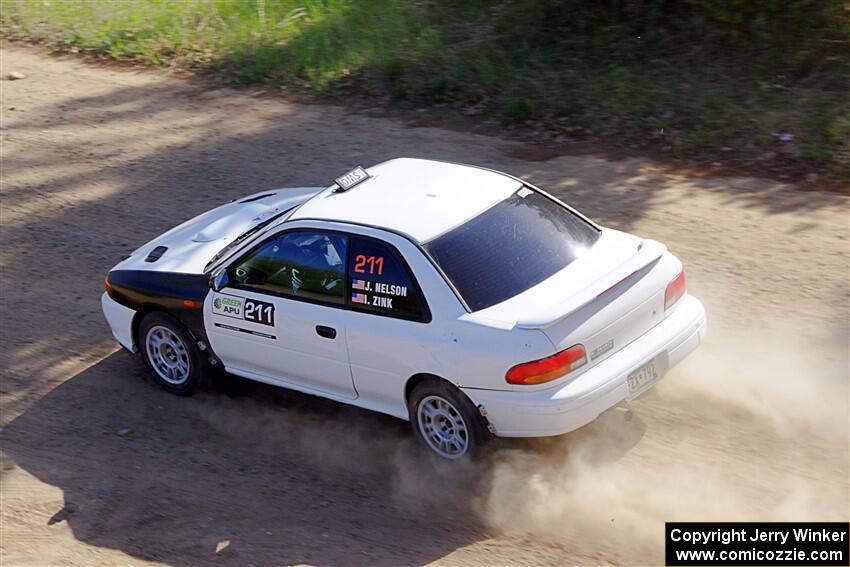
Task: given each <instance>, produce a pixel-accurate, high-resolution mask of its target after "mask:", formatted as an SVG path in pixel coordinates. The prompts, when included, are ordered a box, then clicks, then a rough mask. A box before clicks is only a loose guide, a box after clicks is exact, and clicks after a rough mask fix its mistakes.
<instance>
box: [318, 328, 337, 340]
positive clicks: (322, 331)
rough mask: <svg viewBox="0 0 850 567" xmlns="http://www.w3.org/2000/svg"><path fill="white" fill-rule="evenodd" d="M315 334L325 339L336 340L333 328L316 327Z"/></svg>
mask: <svg viewBox="0 0 850 567" xmlns="http://www.w3.org/2000/svg"><path fill="white" fill-rule="evenodd" d="M316 334H317V335H319V336H320V337H325V338H326V339H335V338H336V329H334V328H333V327H325V326H324V325H316Z"/></svg>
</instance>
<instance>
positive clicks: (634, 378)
mask: <svg viewBox="0 0 850 567" xmlns="http://www.w3.org/2000/svg"><path fill="white" fill-rule="evenodd" d="M660 377H661V375H660V373H659V372H658V368H657V365H656V362H655V359H654V358H653V359H652V360H650V361H649V362H647V363H646V364H644V365H643V366H641V367H640V368H638V369H637V370H635V371H634V372H632V373H631V374H629V376H628V378H627V379H626V381H627V382H628V385H629V397H630V398H635V397H637V396H638V395H640V394H642V393H643V392H644V391H645V390H647V389H648V388H649V387H650V386H652V385H653V384H654V383H655V382H656V381H657V380H658V379H659V378H660Z"/></svg>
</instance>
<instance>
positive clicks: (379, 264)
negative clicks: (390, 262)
mask: <svg viewBox="0 0 850 567" xmlns="http://www.w3.org/2000/svg"><path fill="white" fill-rule="evenodd" d="M354 271H355V272H358V273H360V274H365V273H370V274H378V275H379V276H380V275H381V274H382V273H383V272H384V257H383V256H377V257H376V256H364V255H363V254H358V255H357V256H355V257H354Z"/></svg>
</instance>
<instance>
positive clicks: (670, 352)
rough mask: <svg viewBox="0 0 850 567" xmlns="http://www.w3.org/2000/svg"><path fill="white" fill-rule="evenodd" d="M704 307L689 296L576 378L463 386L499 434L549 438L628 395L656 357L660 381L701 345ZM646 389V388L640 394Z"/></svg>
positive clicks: (585, 421)
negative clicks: (636, 374)
mask: <svg viewBox="0 0 850 567" xmlns="http://www.w3.org/2000/svg"><path fill="white" fill-rule="evenodd" d="M706 330H707V328H706V319H705V309H704V308H703V306H702V303H700V301H699V300H698V299H696V298H695V297H693V296H690V295H685V297H683V298H682V299H681V303H680V305H678V306H677V307H676V309H675V311H673V313H671V314H670V315H669V316H668V317H667V318H666V319H664V321H662V322H661V323H659V324H658V325H656V326H655V327H653V328H652V329H651V330H650V331H649V332H647V333H646V334H644V335H643V336H641V337H640V338H638V339H637V340H635V341H633V342H632V343H631V344H629V345H628V346H626V347H625V348H623V349H622V350H620V351H619V352H617V353H616V354H614V355H612V356H610V357H608V358H607V359H606V360H604V361H602V362H600V363H599V364H597V365H596V366H594V367H593V368H591V369H590V370H588V371H587V372H585V373H584V374H582V375H581V376H579V377H578V378H576V379H575V380H572V381H571V382H569V383H567V384H559V385H558V386H555V387H553V388H549V389H545V390H536V391H533V392H517V391H496V390H479V389H474V388H464V392H465V393H466V394H467V395H468V396H469V398H470V399H471V400H472V401H473V403H475V405H476V406H479V405H483V406H484V408H485V409H486V412H487V419H488V420H489V421H490V423H491V424H492V425H493V427H494V428H495V431H496V435H498V436H500V437H545V436H550V435H561V434H563V433H567V432H569V431H573V430H575V429H578V428H579V427H581V426H583V425H586V424H588V423H590V422H591V421H593V420H594V419H596V417H597V416H598V415H599V414H601V413H602V412H604V411H605V410H607V409H609V408H611V407H613V406H615V405H617V404H619V403H620V402H622V401H623V400H626V399H628V398H629V389H628V385H627V382H626V379H627V377H628V375H629V374H630V373H631V372H633V371H634V370H636V369H638V368H640V367H641V366H643V365H644V364H646V363H647V362H649V361H650V360H652V359H653V358H654V359H655V362H656V370H657V372H658V374H659V375H660V376H659V379H660V377H663V376H664V375H665V374H666V373H667V371H668V370H670V368H672V367H673V366H674V365H676V364H677V363H678V362H679V361H681V360H682V359H683V358H684V357H685V356H687V355H688V353H690V352H691V351H692V350H694V349H695V348H696V347H697V346H699V343H700V341H702V339H703V338H704V337H705V334H706ZM641 393H642V392H641Z"/></svg>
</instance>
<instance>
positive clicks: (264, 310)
mask: <svg viewBox="0 0 850 567" xmlns="http://www.w3.org/2000/svg"><path fill="white" fill-rule="evenodd" d="M212 312H213V313H214V314H215V315H224V316H225V317H232V318H234V319H242V320H243V321H250V322H252V323H259V324H260V325H268V326H270V327H274V304H273V303H269V302H268V301H261V300H259V299H251V298H246V297H239V296H236V295H227V294H224V293H218V294H216V295H215V297H213V302H212ZM219 326H221V325H219ZM225 328H226V327H225Z"/></svg>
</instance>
